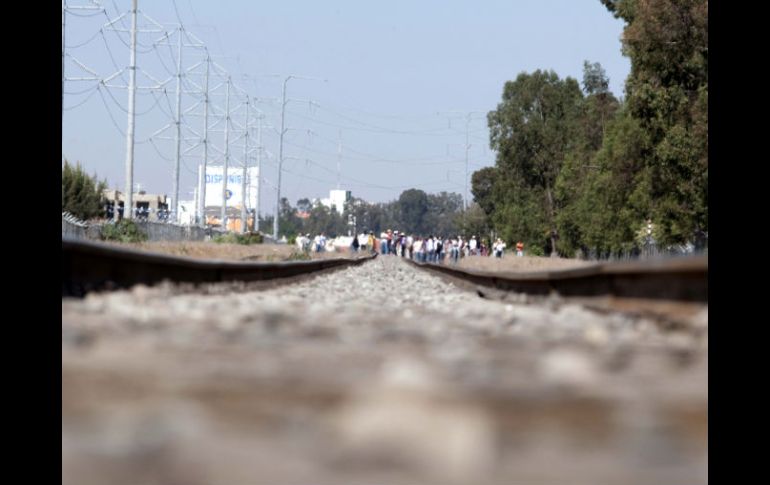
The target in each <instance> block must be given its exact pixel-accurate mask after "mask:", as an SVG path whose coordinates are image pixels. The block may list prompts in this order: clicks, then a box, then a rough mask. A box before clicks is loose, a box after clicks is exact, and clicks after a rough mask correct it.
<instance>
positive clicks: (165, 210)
mask: <svg viewBox="0 0 770 485" xmlns="http://www.w3.org/2000/svg"><path fill="white" fill-rule="evenodd" d="M102 195H103V196H104V198H105V199H106V207H105V210H106V213H107V218H108V219H113V218H114V217H115V213H116V207H117V218H118V219H121V218H122V217H123V208H124V206H125V203H126V197H125V195H124V194H123V193H122V192H120V191H119V190H109V189H107V190H105V191H104V192H102ZM133 204H134V217H135V218H137V219H146V220H148V221H165V220H167V219H168V214H169V206H170V205H171V197H168V196H166V195H160V194H148V193H147V192H145V191H144V190H140V191H139V192H136V193H135V194H133Z"/></svg>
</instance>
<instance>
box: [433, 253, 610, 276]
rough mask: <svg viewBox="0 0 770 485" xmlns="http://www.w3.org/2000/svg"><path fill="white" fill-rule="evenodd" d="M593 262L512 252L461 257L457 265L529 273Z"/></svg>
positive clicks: (581, 265) (577, 266)
mask: <svg viewBox="0 0 770 485" xmlns="http://www.w3.org/2000/svg"><path fill="white" fill-rule="evenodd" d="M445 261H448V260H445ZM593 264H595V263H593V262H590V261H583V260H580V259H565V258H543V257H539V256H523V257H517V256H516V255H514V254H506V255H505V256H503V257H502V258H495V257H484V256H471V257H467V258H461V259H460V262H459V263H458V266H459V267H460V268H466V269H478V270H483V271H510V272H520V273H530V272H536V271H550V270H560V269H572V268H581V267H584V266H590V265H593Z"/></svg>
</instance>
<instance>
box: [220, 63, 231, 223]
mask: <svg viewBox="0 0 770 485" xmlns="http://www.w3.org/2000/svg"><path fill="white" fill-rule="evenodd" d="M229 127H230V76H227V91H226V94H225V165H224V167H223V170H222V214H221V216H222V217H221V220H222V230H224V231H227V164H228V162H229V161H230V138H229V134H230V133H229V131H228V128H229Z"/></svg>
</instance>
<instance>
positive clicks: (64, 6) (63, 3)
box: [61, 0, 67, 129]
mask: <svg viewBox="0 0 770 485" xmlns="http://www.w3.org/2000/svg"><path fill="white" fill-rule="evenodd" d="M66 12H67V0H61V119H62V129H63V126H64V53H65V49H64V32H65V31H66V29H65V18H66Z"/></svg>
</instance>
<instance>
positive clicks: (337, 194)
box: [320, 190, 351, 214]
mask: <svg viewBox="0 0 770 485" xmlns="http://www.w3.org/2000/svg"><path fill="white" fill-rule="evenodd" d="M350 197H351V195H350V191H349V190H330V191H329V198H328V199H321V200H320V202H321V204H323V205H325V206H326V207H328V208H329V209H332V210H336V211H337V212H338V213H339V214H342V212H343V211H344V210H345V203H346V202H347V201H349V200H350Z"/></svg>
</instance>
